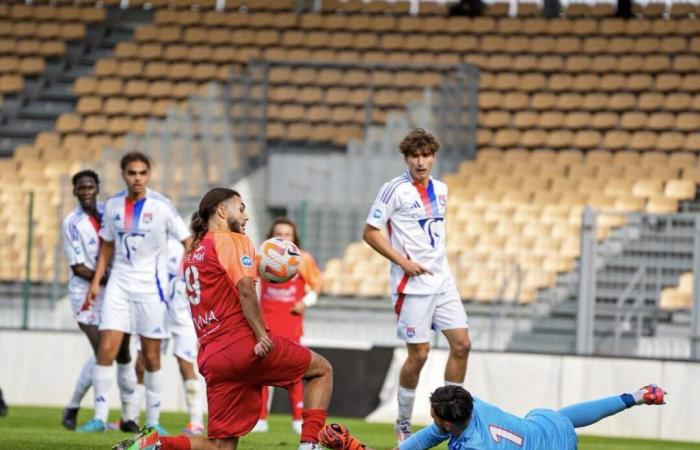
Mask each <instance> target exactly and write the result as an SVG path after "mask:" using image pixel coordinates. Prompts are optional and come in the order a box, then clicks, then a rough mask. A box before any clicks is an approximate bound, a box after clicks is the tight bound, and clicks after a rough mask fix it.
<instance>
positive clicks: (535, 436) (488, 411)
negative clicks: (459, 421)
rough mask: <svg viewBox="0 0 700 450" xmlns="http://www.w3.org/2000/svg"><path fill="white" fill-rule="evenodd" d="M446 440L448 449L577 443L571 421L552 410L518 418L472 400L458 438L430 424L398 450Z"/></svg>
mask: <svg viewBox="0 0 700 450" xmlns="http://www.w3.org/2000/svg"><path fill="white" fill-rule="evenodd" d="M446 440H449V443H448V448H449V449H450V450H514V449H518V450H575V449H576V448H577V442H578V438H577V437H576V432H575V431H574V426H573V425H572V423H571V421H570V420H569V419H568V418H566V417H565V416H563V415H562V414H560V413H558V412H556V411H552V410H549V409H536V410H533V411H530V412H529V413H528V414H527V416H525V418H522V417H517V416H514V415H513V414H509V413H507V412H505V411H503V410H501V409H500V408H498V407H496V406H494V405H491V404H489V403H486V402H484V401H481V400H479V399H477V398H475V399H474V412H473V413H472V418H471V420H470V421H469V425H468V426H467V428H466V429H465V430H464V432H463V433H462V434H461V435H459V436H453V435H452V434H450V433H447V434H445V433H442V432H441V431H440V430H439V429H438V427H437V426H436V425H435V424H432V425H430V426H428V427H426V428H423V429H422V430H420V431H419V432H417V433H416V434H414V435H413V436H411V437H410V438H409V439H407V440H406V441H404V442H403V443H402V444H401V445H400V447H399V450H425V449H428V448H432V447H435V446H436V445H438V444H440V443H441V442H443V441H446Z"/></svg>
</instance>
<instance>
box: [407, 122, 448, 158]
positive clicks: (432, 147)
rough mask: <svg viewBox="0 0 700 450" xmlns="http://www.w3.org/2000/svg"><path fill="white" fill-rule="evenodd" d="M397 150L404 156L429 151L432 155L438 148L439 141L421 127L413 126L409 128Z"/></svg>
mask: <svg viewBox="0 0 700 450" xmlns="http://www.w3.org/2000/svg"><path fill="white" fill-rule="evenodd" d="M399 150H401V154H402V155H404V156H412V155H415V154H416V153H429V154H431V155H434V154H435V153H437V152H438V150H440V143H439V142H438V141H437V139H436V138H435V136H433V135H432V134H430V133H428V132H427V131H425V130H424V129H422V128H414V129H413V130H411V131H410V132H409V133H408V134H407V135H406V137H405V138H403V141H401V144H399Z"/></svg>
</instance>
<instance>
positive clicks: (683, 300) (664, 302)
mask: <svg viewBox="0 0 700 450" xmlns="http://www.w3.org/2000/svg"><path fill="white" fill-rule="evenodd" d="M693 282H694V280H693V273H692V272H686V273H684V274H683V275H681V277H680V279H679V280H678V285H677V286H672V287H667V288H665V289H663V290H662V291H661V298H660V299H659V307H660V308H661V309H664V310H667V311H674V310H679V309H690V308H691V307H692V306H693Z"/></svg>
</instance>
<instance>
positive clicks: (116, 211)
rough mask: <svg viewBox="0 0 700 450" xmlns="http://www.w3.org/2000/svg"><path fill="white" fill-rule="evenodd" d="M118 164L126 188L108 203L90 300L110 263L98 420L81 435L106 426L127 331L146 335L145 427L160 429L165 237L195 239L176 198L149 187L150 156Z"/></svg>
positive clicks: (96, 378) (97, 383)
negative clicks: (118, 355)
mask: <svg viewBox="0 0 700 450" xmlns="http://www.w3.org/2000/svg"><path fill="white" fill-rule="evenodd" d="M120 165H121V169H122V178H123V179H124V181H125V183H126V185H127V190H126V191H123V192H121V193H119V194H117V195H115V196H113V197H111V198H110V199H108V200H107V202H106V203H105V211H104V215H103V217H102V229H101V230H100V237H101V238H102V246H101V250H100V256H99V258H98V260H97V268H96V269H95V276H94V277H93V279H92V282H91V284H90V290H89V292H88V296H87V299H88V302H93V301H94V299H96V298H97V296H98V295H99V293H100V279H101V278H102V276H103V275H104V273H105V270H106V268H107V265H108V263H109V262H110V261H112V270H111V272H110V276H109V281H108V282H107V287H106V289H105V295H104V301H103V304H102V320H101V323H100V345H99V349H98V352H97V365H96V366H95V371H94V375H93V387H94V389H95V417H94V418H93V419H92V420H90V421H89V422H87V423H86V424H84V425H83V426H82V427H80V428H79V429H78V431H83V432H95V431H102V430H104V429H105V423H106V421H107V415H108V412H109V410H108V406H107V395H108V392H109V388H110V385H111V383H112V375H111V371H110V370H109V369H110V366H111V365H112V363H113V362H114V358H115V356H116V353H117V349H118V348H119V345H120V343H121V341H122V337H123V336H124V334H125V333H132V334H138V335H139V336H141V348H142V352H143V357H144V365H145V366H146V373H145V376H144V380H145V386H146V405H147V413H146V424H147V425H149V426H152V427H154V428H156V429H160V430H162V428H161V427H160V424H159V418H160V384H161V372H160V341H161V339H163V338H165V337H167V329H166V323H165V318H166V305H167V298H166V289H167V285H168V284H167V282H168V279H167V239H168V236H173V237H175V238H176V239H178V240H179V241H181V242H183V244H185V245H187V244H188V242H189V235H190V232H189V230H188V229H187V227H186V226H185V224H184V222H183V221H182V219H181V218H180V216H179V215H178V213H177V211H176V210H175V207H174V206H173V204H172V203H171V202H170V200H168V199H167V198H165V197H164V196H162V195H161V194H159V193H157V192H154V191H152V190H150V189H148V188H147V183H148V177H149V174H150V169H151V163H150V160H149V159H148V157H147V156H146V155H144V154H142V153H138V152H132V153H128V154H126V155H124V157H123V158H122V160H121V164H120ZM113 257H114V260H112V258H113ZM163 431H165V430H163Z"/></svg>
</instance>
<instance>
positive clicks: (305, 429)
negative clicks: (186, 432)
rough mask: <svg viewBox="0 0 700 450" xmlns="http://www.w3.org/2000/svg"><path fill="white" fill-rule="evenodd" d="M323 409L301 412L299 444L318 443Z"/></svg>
mask: <svg viewBox="0 0 700 450" xmlns="http://www.w3.org/2000/svg"><path fill="white" fill-rule="evenodd" d="M326 415H327V412H326V410H325V409H305V410H303V411H302V412H301V417H302V419H303V420H304V423H302V424H301V439H299V441H300V442H311V443H314V444H317V443H318V432H319V431H321V428H323V425H325V423H326ZM164 450H167V449H164ZM178 450H179V449H178Z"/></svg>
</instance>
